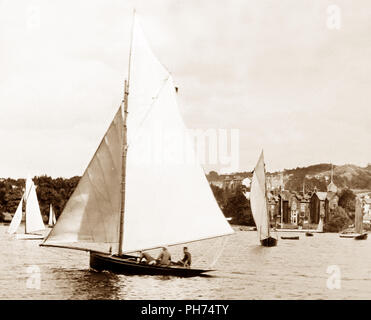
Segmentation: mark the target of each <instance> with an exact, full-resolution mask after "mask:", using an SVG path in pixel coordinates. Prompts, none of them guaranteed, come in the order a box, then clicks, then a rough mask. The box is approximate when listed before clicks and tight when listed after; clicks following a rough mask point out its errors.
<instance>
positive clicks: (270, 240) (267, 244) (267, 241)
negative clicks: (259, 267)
mask: <svg viewBox="0 0 371 320" xmlns="http://www.w3.org/2000/svg"><path fill="white" fill-rule="evenodd" d="M260 243H261V245H262V246H263V247H274V246H276V245H277V239H275V238H273V237H269V238H266V239H263V240H260Z"/></svg>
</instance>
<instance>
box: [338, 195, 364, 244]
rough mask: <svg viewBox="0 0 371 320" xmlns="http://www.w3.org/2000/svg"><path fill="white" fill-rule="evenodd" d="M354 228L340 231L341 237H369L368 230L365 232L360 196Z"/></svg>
mask: <svg viewBox="0 0 371 320" xmlns="http://www.w3.org/2000/svg"><path fill="white" fill-rule="evenodd" d="M354 220H355V221H354V222H355V223H354V224H355V226H354V230H353V229H346V230H344V231H342V232H340V234H339V236H340V238H353V239H355V240H366V239H367V232H363V214H362V207H361V201H360V200H359V198H358V197H357V198H356V204H355V217H354Z"/></svg>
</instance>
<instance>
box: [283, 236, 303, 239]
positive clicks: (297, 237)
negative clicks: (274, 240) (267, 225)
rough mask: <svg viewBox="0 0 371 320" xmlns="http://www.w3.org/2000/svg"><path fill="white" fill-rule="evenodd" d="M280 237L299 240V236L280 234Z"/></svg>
mask: <svg viewBox="0 0 371 320" xmlns="http://www.w3.org/2000/svg"><path fill="white" fill-rule="evenodd" d="M281 239H283V240H299V239H300V237H299V236H281Z"/></svg>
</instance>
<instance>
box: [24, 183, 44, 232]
mask: <svg viewBox="0 0 371 320" xmlns="http://www.w3.org/2000/svg"><path fill="white" fill-rule="evenodd" d="M44 229H45V225H44V222H43V219H42V215H41V212H40V207H39V202H38V200H37V194H36V186H35V184H34V183H33V181H32V180H31V186H30V192H29V194H28V197H27V200H26V233H32V232H35V231H41V230H44Z"/></svg>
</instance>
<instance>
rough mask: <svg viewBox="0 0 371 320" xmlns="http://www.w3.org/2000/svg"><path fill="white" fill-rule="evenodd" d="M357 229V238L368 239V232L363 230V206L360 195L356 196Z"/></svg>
mask: <svg viewBox="0 0 371 320" xmlns="http://www.w3.org/2000/svg"><path fill="white" fill-rule="evenodd" d="M355 231H356V233H358V235H357V236H355V237H354V239H355V240H366V239H367V232H363V214H362V206H361V201H360V200H359V198H358V197H357V198H356V212H355Z"/></svg>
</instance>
